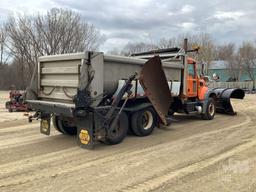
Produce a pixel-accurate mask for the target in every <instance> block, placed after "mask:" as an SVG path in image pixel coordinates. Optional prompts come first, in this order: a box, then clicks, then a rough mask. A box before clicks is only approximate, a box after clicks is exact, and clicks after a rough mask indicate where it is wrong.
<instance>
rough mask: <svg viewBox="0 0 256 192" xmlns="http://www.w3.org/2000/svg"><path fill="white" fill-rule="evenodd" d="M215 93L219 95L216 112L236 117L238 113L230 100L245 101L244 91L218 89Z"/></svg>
mask: <svg viewBox="0 0 256 192" xmlns="http://www.w3.org/2000/svg"><path fill="white" fill-rule="evenodd" d="M213 91H214V93H215V94H216V95H217V100H216V111H217V112H218V113H226V114H229V115H236V112H235V111H234V109H233V107H232V105H231V102H230V99H231V98H235V99H243V98H244V96H245V92H244V90H242V89H238V88H227V89H223V88H216V89H214V90H213Z"/></svg>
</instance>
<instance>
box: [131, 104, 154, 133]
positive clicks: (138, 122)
mask: <svg viewBox="0 0 256 192" xmlns="http://www.w3.org/2000/svg"><path fill="white" fill-rule="evenodd" d="M156 117H157V115H156V112H155V110H154V108H153V107H147V108H145V109H142V110H140V111H137V112H135V113H133V114H132V118H131V120H132V122H131V129H132V131H133V133H134V134H135V135H136V136H140V137H143V136H147V135H150V134H151V133H152V131H153V130H154V128H155V127H156V125H157V118H156Z"/></svg>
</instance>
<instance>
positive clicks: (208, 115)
mask: <svg viewBox="0 0 256 192" xmlns="http://www.w3.org/2000/svg"><path fill="white" fill-rule="evenodd" d="M215 113H216V105H215V101H214V99H213V98H209V99H208V101H207V104H206V112H205V114H202V118H203V119H204V120H212V119H213V118H214V116H215Z"/></svg>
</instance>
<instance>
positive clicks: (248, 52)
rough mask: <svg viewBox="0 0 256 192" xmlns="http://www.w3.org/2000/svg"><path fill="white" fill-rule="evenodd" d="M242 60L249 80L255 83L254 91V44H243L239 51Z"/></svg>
mask: <svg viewBox="0 0 256 192" xmlns="http://www.w3.org/2000/svg"><path fill="white" fill-rule="evenodd" d="M239 54H240V55H241V58H242V66H243V69H244V70H245V71H246V72H247V73H248V76H249V78H250V79H251V81H252V82H253V90H255V69H256V46H255V44H254V43H252V42H243V45H242V46H241V47H240V49H239Z"/></svg>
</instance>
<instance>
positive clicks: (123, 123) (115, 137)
mask: <svg viewBox="0 0 256 192" xmlns="http://www.w3.org/2000/svg"><path fill="white" fill-rule="evenodd" d="M128 128H129V121H128V117H127V115H126V113H125V112H122V113H121V114H120V117H119V120H118V122H117V127H116V129H115V130H113V133H111V134H110V135H107V137H106V138H105V141H103V142H104V143H105V144H108V145H116V144H118V143H121V142H122V141H123V140H124V138H125V137H126V135H127V131H128Z"/></svg>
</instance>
